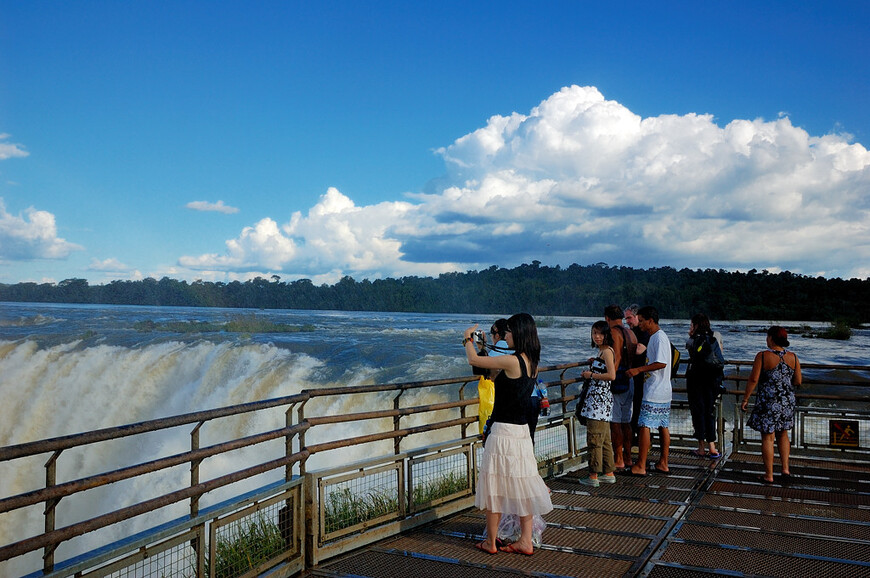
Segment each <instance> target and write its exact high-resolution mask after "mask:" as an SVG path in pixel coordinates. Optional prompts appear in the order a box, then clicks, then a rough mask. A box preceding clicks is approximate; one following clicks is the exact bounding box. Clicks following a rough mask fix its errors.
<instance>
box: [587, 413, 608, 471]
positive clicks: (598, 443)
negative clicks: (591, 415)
mask: <svg viewBox="0 0 870 578" xmlns="http://www.w3.org/2000/svg"><path fill="white" fill-rule="evenodd" d="M609 430H610V424H608V423H607V422H606V421H601V420H597V419H587V420H586V445H587V446H588V447H589V479H592V480H597V479H598V473H599V472H601V465H602V464H601V462H602V457H603V456H602V454H603V452H604V432H605V431H609Z"/></svg>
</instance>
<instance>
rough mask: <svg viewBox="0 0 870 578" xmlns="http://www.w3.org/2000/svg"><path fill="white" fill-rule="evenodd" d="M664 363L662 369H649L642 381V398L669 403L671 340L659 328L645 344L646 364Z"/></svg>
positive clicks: (652, 401)
mask: <svg viewBox="0 0 870 578" xmlns="http://www.w3.org/2000/svg"><path fill="white" fill-rule="evenodd" d="M653 363H664V364H665V366H664V367H663V368H662V369H657V370H655V371H650V372H649V373H647V374H646V380H645V381H644V382H643V400H644V401H648V402H651V403H671V397H672V395H671V342H670V340H669V339H668V336H667V335H665V332H664V331H662V330H661V329H659V330H658V331H656V332H655V333H653V334H652V335H650V338H649V344H648V345H647V346H646V365H652V364H653Z"/></svg>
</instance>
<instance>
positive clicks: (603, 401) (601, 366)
mask: <svg viewBox="0 0 870 578" xmlns="http://www.w3.org/2000/svg"><path fill="white" fill-rule="evenodd" d="M591 369H592V373H607V365H606V364H605V363H604V360H603V359H601V358H600V357H596V358H595V360H594V361H593V362H592V368H591ZM589 382H590V383H589V393H587V394H586V400H585V402H584V403H583V409H582V410H581V411H580V415H582V416H583V417H585V418H586V419H596V420H600V421H610V412H611V410H612V409H613V394H612V393H610V382H609V381H604V380H600V379H590V380H589Z"/></svg>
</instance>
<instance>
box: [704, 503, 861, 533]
mask: <svg viewBox="0 0 870 578" xmlns="http://www.w3.org/2000/svg"><path fill="white" fill-rule="evenodd" d="M780 504H783V505H785V506H788V507H790V508H791V510H792V512H794V511H795V510H801V505H800V504H793V503H792V504H789V503H784V502H780ZM689 519H690V520H691V521H693V522H706V523H708V524H720V525H728V526H735V527H741V528H758V529H760V530H768V531H772V532H792V533H795V532H799V533H803V534H813V535H823V536H832V537H838V538H844V539H852V538H854V539H859V540H863V539H866V537H867V526H866V525H859V524H849V523H844V522H835V521H826V520H810V519H801V518H794V517H784V516H765V515H761V514H753V513H750V512H731V511H722V510H709V509H706V508H698V509H696V510H695V511H694V512H692V514H691V516H689Z"/></svg>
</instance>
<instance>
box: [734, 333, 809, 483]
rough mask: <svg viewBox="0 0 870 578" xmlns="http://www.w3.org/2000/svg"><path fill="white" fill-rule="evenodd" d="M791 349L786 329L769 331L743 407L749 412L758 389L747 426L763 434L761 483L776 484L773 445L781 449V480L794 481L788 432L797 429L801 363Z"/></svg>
mask: <svg viewBox="0 0 870 578" xmlns="http://www.w3.org/2000/svg"><path fill="white" fill-rule="evenodd" d="M788 346H789V341H788V333H787V332H786V330H785V328H783V327H780V326H778V325H774V326H773V327H771V328H770V329H768V330H767V349H766V350H765V351H760V352H759V353H758V355H756V356H755V362H754V363H753V364H752V371H751V372H750V373H749V381H748V382H747V383H746V393H745V394H743V404H742V405H741V408H742V409H743V411H746V406H747V405H748V404H749V396H751V395H752V392H753V391H754V390H755V388H756V386H758V395H756V396H755V407H754V408H753V409H752V415H750V416H749V421H748V422H746V423H747V425H748V426H749V427H751V428H752V429H754V430H756V431H758V432H761V457H762V460H763V461H764V475H763V476H761V478H759V481H761V482H762V483H765V484H770V483H773V446H774V441H775V442H776V445H777V446H778V447H779V459H780V461H781V462H782V480H783V482H788V480H789V479H790V478H791V473H790V472H789V469H788V458H789V451H790V450H791V442H790V441H789V439H788V430H790V429H791V428H792V427H793V426H794V406H795V396H794V390H795V388H796V387H799V386H800V384H801V363H800V361H799V360H798V357H797V355H795V354H794V353H792V352H791V351H789V350H787V349H786V347H788Z"/></svg>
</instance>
